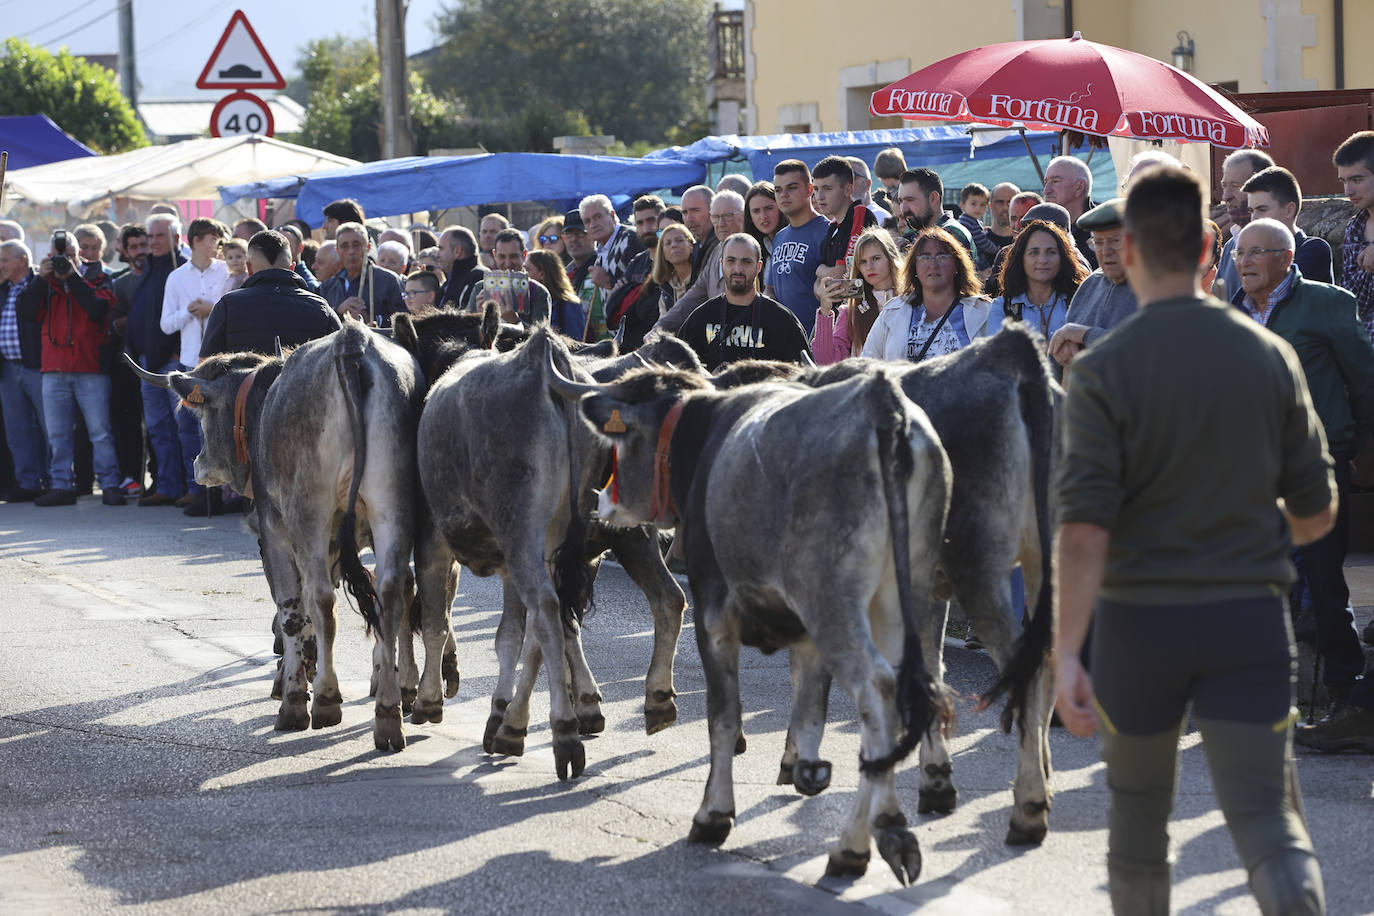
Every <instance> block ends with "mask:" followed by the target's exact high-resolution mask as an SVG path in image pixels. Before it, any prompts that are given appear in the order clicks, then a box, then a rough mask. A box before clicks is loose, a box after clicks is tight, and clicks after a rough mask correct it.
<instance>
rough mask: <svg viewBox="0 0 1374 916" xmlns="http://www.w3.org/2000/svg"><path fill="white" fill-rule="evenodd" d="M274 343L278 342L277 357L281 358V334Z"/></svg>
mask: <svg viewBox="0 0 1374 916" xmlns="http://www.w3.org/2000/svg"><path fill="white" fill-rule="evenodd" d="M273 343H274V344H276V347H277V359H281V336H280V335H278V336H277V338H276V339H275V340H274V341H273Z"/></svg>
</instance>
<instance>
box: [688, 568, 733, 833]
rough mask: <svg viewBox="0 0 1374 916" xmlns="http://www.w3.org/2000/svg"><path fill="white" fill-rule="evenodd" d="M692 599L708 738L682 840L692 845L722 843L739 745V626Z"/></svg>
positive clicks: (716, 605) (716, 607)
mask: <svg viewBox="0 0 1374 916" xmlns="http://www.w3.org/2000/svg"><path fill="white" fill-rule="evenodd" d="M693 597H694V598H695V599H696V602H695V603H696V606H697V607H696V611H695V616H696V631H697V648H698V649H699V650H700V652H701V664H702V667H703V668H704V669H705V673H706V718H707V728H708V729H709V731H710V735H711V771H710V775H709V776H707V778H706V793H705V795H704V796H703V797H702V800H701V807H700V808H699V809H698V810H697V813H696V815H695V816H694V817H693V818H692V830H691V832H690V833H688V834H687V839H688V840H689V841H691V842H693V843H711V844H718V843H723V842H725V838H726V837H728V836H729V835H730V829H731V828H732V827H733V826H734V822H735V787H734V773H733V769H734V761H735V747H736V745H737V744H738V742H739V739H740V737H741V736H742V734H743V733H742V732H741V731H740V702H739V647H740V637H739V625H738V622H737V620H736V618H735V617H734V615H732V614H727V612H726V611H725V610H723V606H722V603H720V602H719V601H717V602H713V603H712V604H711V605H710V607H711V611H710V613H709V615H708V614H704V613H703V611H702V604H703V602H702V596H701V595H700V594H694V595H693Z"/></svg>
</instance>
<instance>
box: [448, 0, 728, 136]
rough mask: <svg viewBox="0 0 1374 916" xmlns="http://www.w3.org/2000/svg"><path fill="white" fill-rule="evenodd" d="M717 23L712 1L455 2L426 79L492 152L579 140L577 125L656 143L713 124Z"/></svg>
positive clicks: (530, 0) (507, 0) (573, 0)
mask: <svg viewBox="0 0 1374 916" xmlns="http://www.w3.org/2000/svg"><path fill="white" fill-rule="evenodd" d="M707 13H708V3H707V0H655V2H652V3H645V2H643V0H455V2H454V6H453V7H452V8H451V9H448V10H446V11H445V12H444V14H443V15H442V17H441V19H440V23H439V33H440V35H441V36H442V37H443V42H442V44H441V45H440V46H439V47H438V48H436V49H435V51H434V53H433V54H431V55H428V56H427V59H426V62H425V67H426V77H427V79H428V80H429V82H430V84H431V85H432V86H434V87H435V89H436V91H439V92H441V93H452V94H453V95H454V96H456V97H458V98H461V99H462V100H463V102H464V104H465V107H466V108H467V110H468V111H469V112H470V113H471V115H472V117H473V121H472V122H471V123H470V126H471V128H472V129H473V130H474V132H475V134H476V136H478V137H479V139H480V140H481V142H482V144H483V145H484V146H486V147H487V148H488V149H493V150H495V149H497V148H510V149H527V150H534V151H541V150H550V149H552V140H553V137H555V136H558V135H560V134H573V133H577V132H578V131H573V130H569V129H568V126H567V122H568V121H569V120H570V119H571V120H573V121H582V122H585V123H586V124H587V125H588V126H589V130H587V131H584V132H606V133H611V134H614V135H615V136H616V137H617V138H618V139H619V140H621V141H622V142H624V143H626V144H630V145H632V146H633V145H635V144H636V143H637V142H642V141H647V142H649V143H650V144H651V145H657V144H660V143H663V142H665V141H666V140H667V139H668V138H669V137H670V136H671V135H673V134H674V133H681V132H683V131H685V130H686V129H688V127H689V126H691V127H695V126H696V125H698V124H701V123H703V122H704V119H705V114H706V110H705V109H706V102H705V98H704V95H705V93H704V91H703V90H704V86H705V85H706V77H707V73H706V71H707V63H708V61H707V44H706V37H707V35H706V33H707V28H706V22H707ZM698 136H701V134H700V133H698V134H695V135H694V136H693V137H692V139H696V138H697V137H698ZM521 138H523V139H525V140H526V141H527V142H524V143H523V145H512V146H506V143H508V142H510V141H512V140H515V139H521Z"/></svg>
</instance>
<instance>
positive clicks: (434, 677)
mask: <svg viewBox="0 0 1374 916" xmlns="http://www.w3.org/2000/svg"><path fill="white" fill-rule="evenodd" d="M417 527H418V529H419V530H417V532H416V538H415V589H416V598H417V599H418V601H419V608H418V609H417V610H419V612H420V636H421V639H422V640H423V642H424V648H425V665H424V670H423V671H422V672H421V674H420V682H419V686H418V689H417V694H416V699H415V708H414V709H412V710H411V712H410V721H411V722H412V723H413V724H415V725H420V724H423V723H425V722H442V721H443V719H444V695H445V693H446V692H447V691H446V689H445V688H444V685H443V681H444V680H445V678H444V676H443V667H444V666H445V665H447V664H448V662H449V658H450V656H449V655H448V641H449V639H450V638H451V637H452V635H453V624H452V622H451V619H450V616H451V613H452V612H451V610H450V609H451V608H452V607H453V598H454V594H455V592H456V591H457V587H458V566H457V564H456V563H455V562H454V559H453V554H452V553H451V552H450V551H449V549H448V545H447V544H445V543H444V542H443V540H442V538H441V537H440V535H439V533H438V532H437V531H426V530H425V528H424V526H423V522H422V523H421V525H419V526H417ZM401 638H402V639H403V640H409V639H411V634H410V633H409V632H403V633H402V635H401ZM452 663H453V677H454V681H455V686H456V682H457V676H458V656H457V653H456V650H455V652H454V655H453V656H452Z"/></svg>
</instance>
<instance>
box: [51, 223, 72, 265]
mask: <svg viewBox="0 0 1374 916" xmlns="http://www.w3.org/2000/svg"><path fill="white" fill-rule="evenodd" d="M69 238H70V236H69V235H67V230H66V229H58V230H56V231H55V232H53V234H52V272H53V273H55V274H56V275H57V276H59V277H66V276H68V275H69V274H71V272H72V261H71V258H69V257H67V244H68V239H69Z"/></svg>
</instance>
